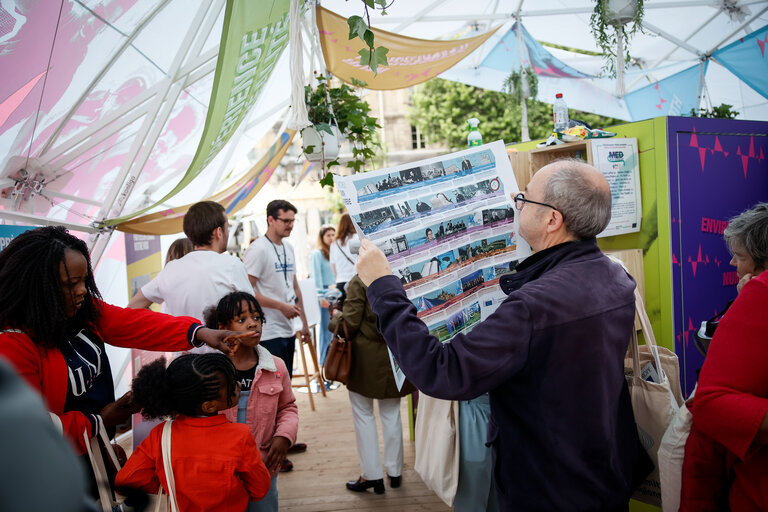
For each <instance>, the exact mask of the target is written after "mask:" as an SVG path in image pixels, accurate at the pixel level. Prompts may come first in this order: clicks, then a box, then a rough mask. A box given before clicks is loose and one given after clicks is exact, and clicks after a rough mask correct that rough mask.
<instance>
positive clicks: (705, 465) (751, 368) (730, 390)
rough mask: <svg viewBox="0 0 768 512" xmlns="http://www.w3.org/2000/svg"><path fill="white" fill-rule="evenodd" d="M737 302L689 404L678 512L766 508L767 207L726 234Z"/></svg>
mask: <svg viewBox="0 0 768 512" xmlns="http://www.w3.org/2000/svg"><path fill="white" fill-rule="evenodd" d="M724 237H725V240H726V242H727V243H728V247H729V249H730V250H731V253H732V254H733V259H732V260H731V265H733V266H734V267H736V272H737V273H738V275H739V279H740V281H739V284H738V287H737V288H738V290H739V296H738V297H737V298H736V300H735V301H734V303H733V305H732V306H731V307H730V308H729V310H728V312H727V313H726V314H725V316H723V319H722V320H721V321H720V324H719V326H718V328H717V331H716V332H715V334H714V337H713V338H712V342H711V343H710V346H709V350H708V351H707V357H706V360H705V361H704V366H703V367H702V369H701V374H700V376H699V381H698V385H697V388H696V396H695V398H694V399H693V409H692V412H693V425H692V427H691V432H690V435H689V437H688V440H687V442H686V445H685V459H684V461H683V480H682V493H681V502H680V510H681V511H683V512H685V511H689V510H690V511H697V512H700V511H703V512H706V511H721V510H722V511H725V510H733V511H739V512H742V511H745V512H746V511H752V510H755V511H757V510H768V316H766V311H768V309H767V306H768V272H764V270H765V269H766V267H768V203H763V204H758V205H757V206H755V207H754V208H752V209H751V210H747V211H746V212H743V213H742V214H741V215H739V216H738V217H736V218H734V219H733V220H731V222H730V223H729V225H728V227H727V228H726V230H725V232H724Z"/></svg>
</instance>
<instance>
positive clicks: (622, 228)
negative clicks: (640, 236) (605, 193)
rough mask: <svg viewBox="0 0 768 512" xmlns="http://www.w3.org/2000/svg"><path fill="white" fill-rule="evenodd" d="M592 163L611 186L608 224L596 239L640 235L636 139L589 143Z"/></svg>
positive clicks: (598, 140) (640, 213)
mask: <svg viewBox="0 0 768 512" xmlns="http://www.w3.org/2000/svg"><path fill="white" fill-rule="evenodd" d="M591 143H592V163H593V165H594V166H595V167H597V169H598V170H599V171H600V172H601V173H603V175H604V176H605V178H606V179H607V180H608V183H609V184H610V186H611V200H612V205H611V222H610V223H608V227H606V228H605V230H603V232H602V233H600V234H599V235H597V236H598V237H605V236H615V235H623V234H625V233H633V232H635V231H640V218H641V217H642V213H643V211H642V210H643V209H642V204H641V203H640V164H639V159H638V155H637V139H634V138H633V139H593V140H592V141H591Z"/></svg>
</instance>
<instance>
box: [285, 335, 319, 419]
mask: <svg viewBox="0 0 768 512" xmlns="http://www.w3.org/2000/svg"><path fill="white" fill-rule="evenodd" d="M310 330H311V332H312V341H310V342H308V343H302V341H301V338H299V337H298V336H297V339H296V343H297V345H296V346H297V348H298V350H299V357H300V358H301V367H302V368H303V369H304V373H294V374H293V378H294V379H300V378H303V379H304V383H303V384H293V382H291V385H292V386H293V387H294V388H307V394H308V395H309V406H310V407H311V408H312V410H313V411H314V410H315V400H314V399H313V398H312V386H311V383H312V381H315V382H316V383H317V385H318V386H319V387H320V392H321V393H322V394H323V396H325V382H324V381H323V376H322V374H321V373H320V365H319V364H317V352H316V351H315V329H314V326H312V328H311V329H310ZM305 345H306V347H305ZM305 348H306V349H308V350H309V357H311V358H312V363H313V364H314V365H315V367H314V368H315V369H314V370H313V371H312V373H309V370H308V369H307V355H306V352H305Z"/></svg>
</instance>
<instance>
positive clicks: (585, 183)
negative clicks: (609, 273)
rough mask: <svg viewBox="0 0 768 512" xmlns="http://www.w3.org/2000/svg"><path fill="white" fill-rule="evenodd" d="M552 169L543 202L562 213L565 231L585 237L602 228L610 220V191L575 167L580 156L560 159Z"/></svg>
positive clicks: (579, 163) (583, 238)
mask: <svg viewBox="0 0 768 512" xmlns="http://www.w3.org/2000/svg"><path fill="white" fill-rule="evenodd" d="M557 163H559V164H560V165H561V168H560V169H558V170H557V171H555V172H553V173H552V176H550V178H549V181H548V182H547V186H546V188H545V190H544V202H545V203H549V204H551V205H552V206H555V207H556V208H557V210H558V211H559V212H560V213H562V214H563V222H564V223H565V228H566V229H567V230H568V232H570V233H572V234H573V235H574V236H576V237H577V238H578V239H579V240H587V239H589V238H592V237H594V236H597V234H598V233H600V232H601V231H603V230H604V229H605V227H606V226H607V225H608V222H610V220H611V193H610V190H608V191H606V190H604V189H602V188H598V187H596V186H595V183H594V181H593V180H591V179H590V178H589V177H588V176H585V174H584V172H583V171H582V170H581V169H579V167H580V166H582V165H589V164H587V163H586V162H584V161H583V160H576V159H563V160H558V161H557Z"/></svg>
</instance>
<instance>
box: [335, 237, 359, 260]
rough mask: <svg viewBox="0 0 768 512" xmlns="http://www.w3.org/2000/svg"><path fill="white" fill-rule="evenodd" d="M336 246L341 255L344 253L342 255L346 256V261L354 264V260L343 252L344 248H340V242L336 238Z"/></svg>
mask: <svg viewBox="0 0 768 512" xmlns="http://www.w3.org/2000/svg"><path fill="white" fill-rule="evenodd" d="M336 246H337V247H338V248H339V251H341V254H343V255H344V257H345V258H347V261H348V262H350V263H351V264H352V265H354V264H355V262H354V261H352V258H350V257H349V256H347V253H345V252H344V249H342V248H341V243H340V242H339V241H338V240H336Z"/></svg>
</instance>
